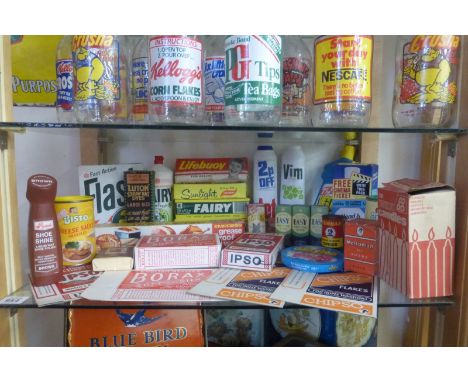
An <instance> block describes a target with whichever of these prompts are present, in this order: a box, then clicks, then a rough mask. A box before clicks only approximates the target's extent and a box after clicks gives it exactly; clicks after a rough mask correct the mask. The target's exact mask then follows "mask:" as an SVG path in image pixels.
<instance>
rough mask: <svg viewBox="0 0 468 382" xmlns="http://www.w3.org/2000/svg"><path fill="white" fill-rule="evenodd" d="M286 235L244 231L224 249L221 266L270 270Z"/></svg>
mask: <svg viewBox="0 0 468 382" xmlns="http://www.w3.org/2000/svg"><path fill="white" fill-rule="evenodd" d="M283 242H284V235H277V234H260V233H244V234H242V235H240V236H239V237H238V238H237V239H235V240H234V241H233V242H232V243H231V244H230V245H229V246H228V247H226V248H225V249H223V251H222V256H221V267H224V268H238V269H245V270H252V271H265V272H270V271H271V270H272V268H273V266H274V265H275V262H276V258H277V256H278V252H279V251H280V250H281V249H282V248H283Z"/></svg>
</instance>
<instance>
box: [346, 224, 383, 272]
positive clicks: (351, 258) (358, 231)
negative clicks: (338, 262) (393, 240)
mask: <svg viewBox="0 0 468 382" xmlns="http://www.w3.org/2000/svg"><path fill="white" fill-rule="evenodd" d="M378 231H379V228H378V224H377V221H375V220H367V219H353V220H348V221H346V223H345V237H344V269H345V271H352V272H356V273H363V274H368V275H372V276H373V275H375V274H376V273H377V263H378V256H379V253H378V248H379V247H378Z"/></svg>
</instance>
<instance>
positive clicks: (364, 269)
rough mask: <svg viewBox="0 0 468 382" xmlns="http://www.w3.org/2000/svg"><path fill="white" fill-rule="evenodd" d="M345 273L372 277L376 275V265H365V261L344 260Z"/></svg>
mask: <svg viewBox="0 0 468 382" xmlns="http://www.w3.org/2000/svg"><path fill="white" fill-rule="evenodd" d="M344 270H345V272H348V271H350V272H356V273H362V274H363V275H370V276H374V275H376V274H377V273H378V266H377V263H367V262H365V261H358V260H351V259H347V258H345V259H344Z"/></svg>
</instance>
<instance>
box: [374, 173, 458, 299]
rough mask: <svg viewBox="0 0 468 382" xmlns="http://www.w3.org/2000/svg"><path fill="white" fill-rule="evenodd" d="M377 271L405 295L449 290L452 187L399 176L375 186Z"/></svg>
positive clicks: (452, 245) (423, 295) (425, 295)
mask: <svg viewBox="0 0 468 382" xmlns="http://www.w3.org/2000/svg"><path fill="white" fill-rule="evenodd" d="M378 215H379V220H378V222H379V227H380V233H379V243H380V251H379V275H380V277H381V278H382V279H383V280H385V281H386V282H387V283H388V284H390V285H391V286H392V287H394V288H396V289H398V290H400V291H401V292H402V293H404V294H406V295H407V296H408V297H409V298H428V297H440V296H451V295H452V294H453V289H452V284H453V266H454V255H455V190H454V189H453V188H452V187H450V186H448V185H446V184H442V183H426V182H423V181H421V180H414V179H401V180H396V181H393V182H390V183H386V184H384V187H383V188H379V201H378Z"/></svg>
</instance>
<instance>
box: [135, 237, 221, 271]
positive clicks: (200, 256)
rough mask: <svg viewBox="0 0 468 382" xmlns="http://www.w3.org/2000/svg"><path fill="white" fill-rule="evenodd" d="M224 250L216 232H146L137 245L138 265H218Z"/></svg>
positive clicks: (143, 266)
mask: <svg viewBox="0 0 468 382" xmlns="http://www.w3.org/2000/svg"><path fill="white" fill-rule="evenodd" d="M220 252H221V242H220V241H219V238H218V235H214V234H207V235H200V234H187V235H183V234H182V235H167V236H159V235H150V236H143V237H142V238H141V239H140V241H139V242H138V243H137V245H136V247H135V249H134V255H135V269H136V270H153V269H181V268H217V267H219V263H220V261H219V259H220Z"/></svg>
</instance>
